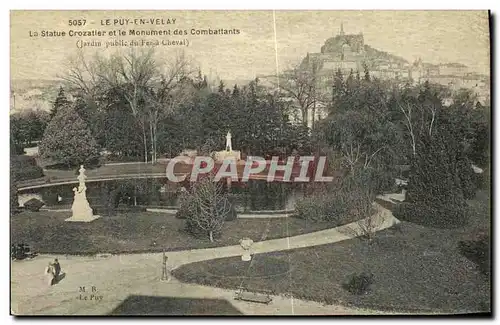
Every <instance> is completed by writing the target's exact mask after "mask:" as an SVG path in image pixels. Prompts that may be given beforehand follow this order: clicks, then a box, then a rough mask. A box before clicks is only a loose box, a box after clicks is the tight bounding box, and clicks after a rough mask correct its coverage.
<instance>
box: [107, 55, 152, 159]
mask: <svg viewBox="0 0 500 325" xmlns="http://www.w3.org/2000/svg"><path fill="white" fill-rule="evenodd" d="M98 71H99V77H100V79H101V80H102V81H103V82H104V83H105V84H106V85H107V86H108V87H109V88H114V89H118V90H120V91H121V93H122V94H123V96H124V98H125V99H126V100H127V102H128V104H129V106H130V108H131V110H132V114H133V115H134V117H135V118H137V119H138V121H139V125H140V126H141V129H142V136H143V145H144V161H145V162H148V146H147V133H146V122H147V121H146V116H147V114H146V112H145V110H146V107H145V106H146V105H145V99H146V94H147V92H148V91H149V89H150V88H151V87H152V85H153V83H154V81H155V78H157V77H158V65H157V63H156V61H155V59H154V50H153V49H149V50H147V51H146V50H142V51H135V50H130V51H129V52H127V53H126V54H124V55H120V54H118V53H115V54H114V55H112V56H111V57H110V58H108V59H101V60H99V69H98Z"/></svg>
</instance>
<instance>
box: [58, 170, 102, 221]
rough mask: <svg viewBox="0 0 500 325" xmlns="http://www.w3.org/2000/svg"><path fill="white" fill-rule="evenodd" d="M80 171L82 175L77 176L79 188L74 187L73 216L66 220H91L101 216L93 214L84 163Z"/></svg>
mask: <svg viewBox="0 0 500 325" xmlns="http://www.w3.org/2000/svg"><path fill="white" fill-rule="evenodd" d="M79 172H80V175H78V177H77V179H78V182H79V185H78V188H76V187H75V188H73V193H74V200H73V206H72V207H71V211H72V212H73V216H72V217H71V218H68V219H66V220H65V221H75V222H90V221H93V220H95V219H97V218H99V216H97V215H96V216H95V215H93V212H92V208H91V207H90V204H89V201H88V200H87V194H86V191H87V187H86V186H85V180H86V179H87V176H85V168H84V167H83V165H81V166H80V170H79Z"/></svg>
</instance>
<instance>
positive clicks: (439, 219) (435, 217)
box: [393, 202, 468, 228]
mask: <svg viewBox="0 0 500 325" xmlns="http://www.w3.org/2000/svg"><path fill="white" fill-rule="evenodd" d="M467 211H468V210H467V208H466V207H465V206H454V205H452V204H449V205H445V204H436V203H434V202H427V203H425V202H416V203H411V202H403V203H401V204H399V205H397V206H396V207H395V208H394V211H393V213H394V216H395V217H396V218H398V219H400V220H405V221H409V222H413V223H417V224H421V225H424V226H429V227H436V228H454V227H460V226H464V225H466V224H467Z"/></svg>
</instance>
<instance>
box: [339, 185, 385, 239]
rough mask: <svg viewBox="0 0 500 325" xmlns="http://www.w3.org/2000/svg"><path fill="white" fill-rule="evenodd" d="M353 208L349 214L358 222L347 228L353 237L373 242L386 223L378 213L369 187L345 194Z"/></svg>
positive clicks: (347, 231)
mask: <svg viewBox="0 0 500 325" xmlns="http://www.w3.org/2000/svg"><path fill="white" fill-rule="evenodd" d="M344 196H345V197H347V200H348V201H349V202H350V205H351V206H352V208H351V209H350V211H349V213H350V214H352V216H353V217H355V219H356V220H357V221H356V222H355V223H354V225H352V226H351V227H348V228H346V233H348V234H349V235H351V236H355V237H361V238H364V239H366V240H368V242H369V243H371V242H372V241H373V238H374V237H375V233H376V232H377V231H378V229H379V227H380V226H381V225H382V223H383V222H384V216H383V215H380V214H379V213H377V209H376V208H375V206H374V204H373V201H374V199H375V195H374V193H373V191H372V190H371V189H370V188H369V186H365V187H358V188H357V189H356V190H354V191H348V192H346V193H344Z"/></svg>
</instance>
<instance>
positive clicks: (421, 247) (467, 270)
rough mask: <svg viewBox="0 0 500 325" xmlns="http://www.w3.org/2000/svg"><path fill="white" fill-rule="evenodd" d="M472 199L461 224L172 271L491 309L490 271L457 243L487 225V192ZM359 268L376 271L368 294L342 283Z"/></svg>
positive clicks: (322, 294)
mask: <svg viewBox="0 0 500 325" xmlns="http://www.w3.org/2000/svg"><path fill="white" fill-rule="evenodd" d="M470 204H471V206H473V207H475V209H476V210H475V211H476V213H475V214H472V215H471V219H472V220H471V222H470V223H469V225H468V226H466V227H462V228H460V229H437V228H428V227H424V226H421V225H416V224H413V223H409V222H402V223H401V224H400V225H399V226H396V227H393V228H390V229H387V230H384V231H381V232H379V233H377V234H376V237H375V239H374V242H373V243H372V244H368V243H367V242H366V241H363V240H361V239H352V240H346V241H343V242H339V243H335V244H328V245H322V246H316V247H309V248H304V249H297V250H291V251H288V252H275V253H268V254H260V255H256V256H254V262H253V264H251V265H250V270H249V271H247V269H248V265H249V264H248V262H242V261H241V260H240V259H239V258H237V257H235V258H223V259H217V260H211V261H204V262H198V263H193V264H188V265H184V266H182V267H180V268H178V269H176V270H174V276H175V277H176V278H178V279H179V280H181V281H184V282H190V283H201V284H205V285H213V286H218V287H224V288H231V289H237V288H238V287H239V286H240V284H241V283H243V287H245V288H246V289H248V290H250V291H262V292H269V291H271V292H273V293H275V294H290V293H291V294H293V296H294V297H297V298H302V299H307V300H315V301H320V302H324V303H328V304H332V303H337V304H344V305H352V306H358V307H363V308H372V309H378V310H392V311H399V312H422V313H430V312H440V313H465V312H478V311H489V310H490V297H491V291H490V290H491V288H490V278H489V276H488V275H485V274H483V273H481V271H480V269H479V268H478V266H477V265H476V264H475V263H473V262H472V261H470V260H469V259H467V258H466V257H464V256H463V255H462V254H461V252H460V249H459V245H458V243H459V242H460V241H462V240H467V239H471V237H473V234H474V233H476V232H484V231H487V230H488V226H489V224H490V220H489V196H488V195H484V193H481V192H480V193H478V196H477V197H476V199H475V200H473V201H471V202H470ZM262 261H265V263H263V262H262ZM244 263H247V264H246V266H247V267H243V265H242V264H244ZM284 264H287V265H288V267H284V266H283V265H284ZM263 265H265V266H263ZM263 267H265V268H266V270H265V271H263ZM229 269H232V270H240V271H239V275H237V274H236V273H237V272H236V273H234V274H231V276H228V274H227V272H228V271H227V270H229ZM283 270H285V271H283ZM361 272H370V273H373V275H374V283H373V284H372V286H371V292H370V293H368V294H365V295H361V296H357V295H352V294H350V293H349V292H347V291H346V290H345V289H343V284H344V283H346V282H347V281H348V280H349V279H350V277H351V276H352V275H353V274H359V273H361ZM243 276H246V277H243ZM242 280H244V281H243V282H242Z"/></svg>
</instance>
